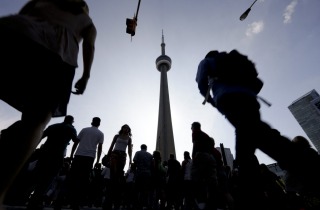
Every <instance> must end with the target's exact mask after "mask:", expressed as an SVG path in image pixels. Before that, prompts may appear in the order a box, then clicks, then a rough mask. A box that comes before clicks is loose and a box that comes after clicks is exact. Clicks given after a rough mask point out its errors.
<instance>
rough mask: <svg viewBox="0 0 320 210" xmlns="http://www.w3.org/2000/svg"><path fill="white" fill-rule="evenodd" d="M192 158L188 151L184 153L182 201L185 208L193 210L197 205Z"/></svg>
mask: <svg viewBox="0 0 320 210" xmlns="http://www.w3.org/2000/svg"><path fill="white" fill-rule="evenodd" d="M191 167H192V159H191V156H190V153H189V152H188V151H184V153H183V161H182V163H181V172H182V176H183V181H182V187H181V190H182V201H183V209H185V210H191V209H193V208H194V207H195V201H194V183H193V181H192V178H191Z"/></svg>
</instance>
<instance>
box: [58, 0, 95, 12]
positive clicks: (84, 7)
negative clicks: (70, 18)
mask: <svg viewBox="0 0 320 210" xmlns="http://www.w3.org/2000/svg"><path fill="white" fill-rule="evenodd" d="M55 3H56V4H57V5H58V6H59V7H60V8H62V9H63V10H67V11H69V12H71V13H73V14H75V15H77V14H80V13H87V14H89V7H88V4H87V3H86V2H85V1H84V0H60V1H56V2H55Z"/></svg>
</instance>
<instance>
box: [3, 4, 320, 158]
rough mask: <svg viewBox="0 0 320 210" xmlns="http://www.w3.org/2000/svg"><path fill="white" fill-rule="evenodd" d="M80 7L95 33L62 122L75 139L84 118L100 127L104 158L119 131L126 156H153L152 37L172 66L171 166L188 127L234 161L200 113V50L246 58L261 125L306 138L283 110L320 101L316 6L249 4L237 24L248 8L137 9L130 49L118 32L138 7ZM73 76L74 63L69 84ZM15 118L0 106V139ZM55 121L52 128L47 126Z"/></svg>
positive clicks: (215, 120) (211, 121) (215, 123)
mask: <svg viewBox="0 0 320 210" xmlns="http://www.w3.org/2000/svg"><path fill="white" fill-rule="evenodd" d="M25 2H27V1H26V0H1V2H0V15H1V16H3V15H8V14H11V13H15V12H17V11H18V10H19V9H20V8H21V7H22V6H23V5H24V3H25ZM87 3H88V5H89V7H90V15H91V17H92V19H93V21H94V22H95V25H96V27H97V30H98V36H97V41H96V55H95V60H94V64H93V66H92V74H91V78H90V81H89V83H88V87H87V90H86V92H85V93H84V95H81V96H75V95H72V96H71V99H70V103H69V107H68V114H70V115H73V116H74V117H75V123H74V126H75V128H76V129H77V131H78V132H80V130H81V129H82V128H84V127H88V126H90V123H91V119H92V118H93V117H95V116H98V117H100V118H101V119H102V122H101V126H100V129H101V130H102V131H103V132H104V134H105V142H104V145H103V151H104V152H105V153H106V152H107V151H108V148H109V146H110V144H111V140H112V138H113V136H114V135H115V134H117V133H118V131H119V130H120V127H121V126H122V125H123V124H128V125H129V126H130V127H131V129H132V134H133V136H132V140H133V146H134V147H133V154H134V153H135V152H136V151H138V150H140V145H141V144H143V143H144V144H146V145H147V146H148V151H149V152H151V153H152V152H153V151H154V150H155V145H156V135H157V123H158V109H159V91H160V73H159V72H158V70H157V69H156V65H155V60H156V58H157V57H158V56H160V54H161V46H160V44H161V31H162V30H163V31H164V38H165V44H166V54H167V55H168V56H170V58H171V59H172V67H171V70H170V71H169V72H168V83H169V95H170V104H171V115H172V123H173V132H174V140H175V147H176V155H177V159H178V160H179V161H182V160H183V152H184V151H190V152H191V151H192V141H191V129H190V128H191V123H192V122H194V121H198V122H200V123H201V124H202V130H203V131H205V132H206V133H208V134H209V135H210V136H212V137H213V138H214V139H215V140H216V145H217V146H219V145H220V143H223V144H224V147H226V148H230V149H231V151H232V153H233V154H234V155H235V152H234V145H235V144H234V143H235V141H234V129H233V127H231V125H230V124H229V123H228V122H227V120H226V119H225V118H224V117H223V116H222V115H221V114H220V113H219V112H218V111H217V110H215V109H214V108H213V107H211V106H210V105H209V104H206V105H202V101H203V97H202V96H201V95H200V94H199V91H198V89H197V84H196V82H195V75H196V71H197V66H198V64H199V62H200V60H201V59H203V58H204V56H205V55H206V53H207V52H208V51H210V50H220V51H230V50H232V49H234V48H236V49H238V50H239V51H240V52H242V53H245V54H247V55H248V56H249V58H251V59H252V60H253V61H254V62H255V63H256V67H257V69H258V71H259V74H260V77H261V79H262V80H263V81H264V82H265V85H264V87H263V89H262V91H261V93H260V95H261V96H262V97H264V98H266V99H267V100H268V101H270V102H271V103H272V106H271V107H270V108H269V107H267V106H266V105H264V104H261V115H262V119H263V120H265V121H267V122H268V123H269V124H270V125H271V126H272V127H274V128H276V129H278V130H279V131H280V132H281V133H282V134H283V135H285V136H287V137H289V138H293V137H294V136H296V135H302V136H305V137H306V134H305V133H304V131H303V130H302V129H301V127H300V126H299V124H298V123H297V122H296V120H295V119H294V117H293V116H292V114H291V113H290V111H289V110H288V106H289V105H290V104H291V103H292V102H293V101H294V100H296V99H297V98H299V97H300V96H302V95H304V94H305V93H307V92H309V91H311V90H312V89H316V90H317V91H318V92H320V89H319V81H320V74H319V64H318V63H319V58H320V57H319V55H320V48H319V46H320V41H319V37H320V27H319V20H320V12H319V11H320V1H319V0H282V1H279V0H268V1H266V0H258V1H257V2H256V3H255V4H254V5H253V7H252V10H251V12H250V14H249V15H248V17H247V19H245V20H244V21H240V20H239V17H240V15H241V14H242V13H243V12H244V11H245V10H246V9H247V8H248V7H249V6H250V5H251V4H252V3H253V0H237V1H235V0H233V1H232V0H228V1H225V0H201V1H196V0H183V1H182V0H161V1H160V0H141V5H140V11H139V13H138V26H137V30H136V35H135V36H134V37H132V41H131V37H130V35H129V34H126V24H125V23H126V18H132V17H133V15H134V13H135V12H136V10H137V5H138V0H87ZM44 70H45V69H44ZM81 72H82V55H81V54H80V55H79V68H78V69H77V75H76V77H75V79H74V81H77V80H78V79H79V77H80V73H81ZM239 103H241V101H239ZM235 106H236V104H235ZM19 118H20V113H19V112H17V111H16V110H14V109H13V108H11V107H10V106H8V105H7V104H5V103H4V102H2V101H0V119H1V121H0V129H3V128H6V127H7V126H9V125H10V124H11V123H13V122H15V121H16V120H19ZM62 121H63V118H54V119H52V120H51V122H50V124H53V123H58V122H62ZM261 135H263V134H261ZM71 146H72V144H70V145H69V147H68V153H67V155H69V154H70V149H71ZM284 152H285V151H284ZM256 154H257V156H258V158H259V161H260V162H261V163H266V164H270V163H274V160H272V159H270V158H269V157H268V156H266V155H264V154H263V153H261V152H260V151H257V153H256Z"/></svg>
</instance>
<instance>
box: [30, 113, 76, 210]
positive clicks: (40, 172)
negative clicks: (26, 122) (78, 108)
mask: <svg viewBox="0 0 320 210" xmlns="http://www.w3.org/2000/svg"><path fill="white" fill-rule="evenodd" d="M73 122H74V118H73V116H71V115H67V116H66V117H65V118H64V121H63V122H62V123H57V124H53V125H50V126H49V127H48V128H47V129H45V130H44V132H43V135H42V138H46V137H47V140H46V141H45V143H44V144H43V145H42V146H41V153H40V157H39V158H38V162H37V164H36V166H35V169H34V170H33V172H32V181H31V182H32V184H33V185H34V187H35V188H34V191H33V194H32V196H31V198H30V200H29V203H28V207H27V209H30V210H36V209H42V208H43V206H42V204H43V201H44V195H45V193H46V192H47V191H48V190H49V187H50V185H51V183H52V181H53V180H54V178H55V177H56V176H57V175H58V173H59V171H60V169H61V168H62V165H63V158H64V152H65V150H66V148H67V146H68V144H69V142H70V141H71V140H72V141H73V142H75V143H77V142H79V140H78V138H77V131H76V129H75V128H74V127H73V125H72V124H73Z"/></svg>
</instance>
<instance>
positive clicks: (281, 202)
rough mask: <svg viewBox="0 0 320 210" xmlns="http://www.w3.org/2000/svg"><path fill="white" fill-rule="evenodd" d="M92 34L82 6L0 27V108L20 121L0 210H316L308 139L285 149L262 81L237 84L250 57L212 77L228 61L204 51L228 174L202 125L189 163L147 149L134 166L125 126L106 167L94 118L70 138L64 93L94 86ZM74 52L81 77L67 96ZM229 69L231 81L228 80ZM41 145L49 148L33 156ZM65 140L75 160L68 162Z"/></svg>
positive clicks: (26, 14)
mask: <svg viewBox="0 0 320 210" xmlns="http://www.w3.org/2000/svg"><path fill="white" fill-rule="evenodd" d="M96 35H97V30H96V28H95V25H94V23H93V22H92V20H91V18H90V16H89V8H88V5H87V4H86V2H85V1H84V0H30V1H28V2H27V3H26V5H25V6H24V7H23V8H22V9H21V10H20V11H19V12H18V13H17V14H12V15H8V16H5V17H1V18H0V42H1V50H0V59H1V64H2V67H1V71H0V99H1V100H3V101H4V102H6V103H7V104H9V105H10V106H11V107H13V108H15V109H17V110H18V111H20V112H21V119H20V120H18V121H17V122H15V123H13V124H12V125H10V126H9V127H8V128H6V129H3V130H1V136H0V167H1V168H2V169H3V172H2V173H1V179H0V210H4V209H5V207H4V205H3V204H4V203H5V204H9V205H10V204H16V203H19V204H22V205H26V206H27V209H28V210H41V209H43V207H44V204H48V205H53V206H54V208H55V209H56V210H58V209H61V208H62V207H63V206H64V205H68V207H70V208H72V209H73V210H78V209H80V208H81V206H84V205H88V206H90V205H96V206H101V207H102V208H103V209H104V210H110V209H119V208H120V207H124V208H127V209H137V210H140V209H148V210H157V209H161V210H162V209H168V210H170V209H175V210H178V209H186V210H189V209H190V210H201V209H206V210H217V209H225V210H238V209H248V210H257V209H259V210H277V209H279V210H280V209H281V210H301V209H306V210H316V209H317V210H318V209H320V178H319V177H320V167H319V165H320V158H319V154H318V153H317V152H316V151H315V150H314V149H312V148H311V146H310V144H309V143H308V140H307V139H305V138H304V137H301V136H297V137H296V138H294V139H293V140H292V141H291V140H290V139H288V138H286V137H284V136H282V135H281V134H280V132H279V131H277V130H276V129H273V128H272V127H271V126H269V125H268V124H267V123H266V122H263V121H262V120H261V118H260V104H259V101H258V98H259V97H258V93H259V91H260V89H261V88H262V85H263V83H262V82H261V80H254V81H259V82H258V83H253V85H252V84H248V83H247V82H249V80H248V78H246V77H243V76H244V75H245V73H244V72H246V70H253V71H251V72H254V73H255V67H254V64H253V62H251V61H248V62H246V61H247V60H248V59H247V56H242V57H244V58H245V64H248V65H246V66H241V65H242V64H243V62H240V63H236V62H233V61H232V62H229V64H228V65H227V66H225V67H222V68H219V67H220V62H219V59H220V58H222V57H221V56H220V55H221V54H223V55H228V54H227V53H220V52H218V51H210V52H208V54H207V55H206V56H205V58H204V59H203V60H202V61H201V62H200V64H199V66H198V71H197V76H196V82H197V83H198V88H199V91H200V93H201V94H202V95H203V96H204V97H205V102H206V101H207V102H209V103H210V104H212V105H213V107H214V108H216V109H217V110H218V111H219V112H220V113H221V114H222V115H224V116H225V117H226V119H227V120H228V121H229V122H230V123H231V124H232V125H233V126H234V128H235V134H236V136H235V140H236V147H235V150H236V157H235V164H234V167H233V168H229V167H228V165H226V163H224V162H223V161H222V160H221V153H220V152H219V151H218V150H217V149H216V148H215V141H214V139H213V138H211V137H210V136H209V135H208V134H206V133H205V132H203V131H202V130H201V124H200V123H199V122H193V123H192V125H191V128H192V142H193V148H190V150H191V149H192V152H191V155H190V153H189V152H188V151H185V153H184V160H183V161H182V163H180V162H179V161H177V160H176V157H175V155H174V154H171V155H170V157H161V152H160V151H153V153H152V154H150V153H149V152H147V146H146V145H145V144H144V145H141V151H138V152H136V154H134V156H133V154H132V139H131V129H130V127H129V126H128V125H123V126H122V127H121V130H120V131H119V133H118V134H116V135H115V136H114V139H113V141H112V143H111V145H110V149H109V151H108V153H107V155H106V157H105V158H104V157H103V158H102V162H103V165H104V167H102V165H101V163H100V160H101V154H102V145H103V143H104V134H103V132H102V131H100V130H99V126H100V122H101V119H100V118H99V117H94V118H93V119H92V122H91V127H87V128H83V129H82V130H81V131H80V132H79V134H77V131H76V130H75V129H74V127H73V126H72V123H73V121H74V118H73V116H70V115H67V111H68V103H69V99H70V95H71V93H74V94H76V95H81V94H83V93H84V91H85V89H86V86H87V83H88V81H89V78H90V74H91V65H92V63H93V59H94V54H95V40H96ZM80 43H82V50H83V52H82V56H83V59H82V60H83V72H82V75H81V77H80V79H79V80H78V81H77V82H76V83H75V86H74V88H75V91H72V84H73V79H74V76H75V70H76V68H77V67H78V62H77V61H78V53H79V44H80ZM231 52H232V53H230V54H233V55H239V53H238V52H237V51H236V50H233V51H231ZM238 64H239V65H238ZM240 67H241V68H240ZM221 69H222V71H221ZM234 69H240V70H243V73H241V74H240V75H238V76H236V77H234V78H233V79H232V80H229V79H228V78H226V77H220V76H221V75H224V76H230V75H232V70H234ZM227 70H228V71H229V70H231V73H229V72H228V73H223V72H227ZM221 72H222V73H221ZM241 76H242V77H241ZM250 82H251V81H250ZM211 92H212V93H213V97H212V96H211V94H210V93H211ZM239 102H241V103H239ZM62 116H64V117H65V119H64V121H63V122H62V123H58V124H54V125H51V126H48V127H47V125H48V123H49V122H50V120H51V118H53V117H62ZM43 138H47V140H46V142H45V143H44V144H43V145H42V146H41V147H40V148H38V149H36V148H37V147H38V145H39V142H40V141H41V139H43ZM70 141H73V142H74V143H73V147H72V151H71V155H70V157H69V158H65V151H66V147H67V145H68V144H69V142H70ZM256 149H260V150H261V151H262V152H264V153H265V154H267V155H268V156H270V157H271V158H273V159H274V160H276V161H277V162H278V164H279V165H280V167H281V168H282V169H283V170H285V171H286V178H285V180H286V182H285V183H284V184H282V182H281V179H279V177H277V176H275V175H274V174H272V173H271V172H270V171H269V170H268V169H267V168H266V166H265V165H263V164H260V163H259V161H258V159H257V157H256V156H255V151H256ZM8 157H10V158H8ZM167 158H168V159H167ZM94 161H96V162H94ZM127 161H128V162H129V170H128V171H127V172H126V173H125V171H124V167H125V164H126V162H127Z"/></svg>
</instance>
